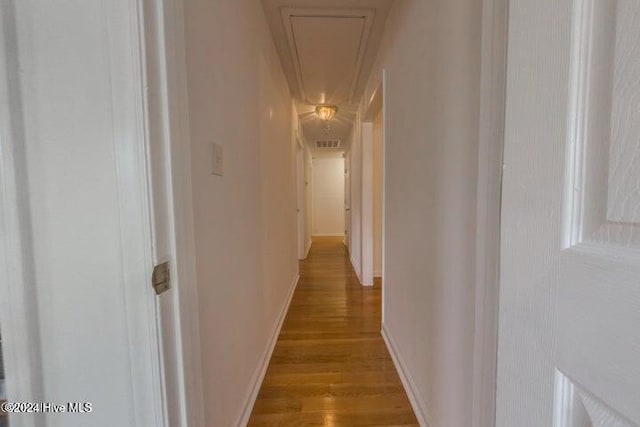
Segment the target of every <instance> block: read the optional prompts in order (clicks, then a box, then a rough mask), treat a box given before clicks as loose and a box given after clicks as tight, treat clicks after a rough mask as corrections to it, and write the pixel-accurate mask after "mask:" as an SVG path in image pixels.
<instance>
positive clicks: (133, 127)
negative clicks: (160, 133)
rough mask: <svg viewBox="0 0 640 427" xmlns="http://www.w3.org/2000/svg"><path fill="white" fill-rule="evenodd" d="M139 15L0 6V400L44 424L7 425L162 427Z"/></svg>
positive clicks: (75, 7) (130, 8) (100, 6)
mask: <svg viewBox="0 0 640 427" xmlns="http://www.w3.org/2000/svg"><path fill="white" fill-rule="evenodd" d="M141 6H142V2H141V1H136V0H114V1H109V2H104V1H101V0H88V1H82V2H73V1H59V2H53V3H47V2H40V1H35V0H33V1H32V0H20V1H5V2H1V3H0V16H1V17H2V19H0V34H1V36H0V177H1V182H2V184H1V185H0V187H1V190H0V217H1V221H0V260H1V261H0V264H1V265H0V270H1V271H0V291H2V292H1V295H0V296H1V298H0V308H1V310H2V312H1V313H0V320H1V322H2V326H3V327H6V328H5V329H4V330H3V331H2V335H3V344H6V347H5V348H4V350H5V354H6V355H7V359H6V361H7V397H8V400H9V401H12V402H20V401H24V402H28V401H36V402H48V403H49V404H50V406H49V409H50V410H52V411H51V412H40V413H37V414H31V415H29V414H20V413H12V414H10V425H11V426H12V427H21V426H41V425H46V426H49V427H58V426H59V427H62V426H64V427H76V426H78V427H80V426H89V425H90V426H95V427H101V426H104V427H108V426H116V425H117V426H123V427H133V426H136V427H147V426H165V425H169V424H168V422H167V419H166V417H165V409H166V408H165V405H164V399H163V393H162V391H163V386H162V385H163V375H162V370H161V363H160V352H159V346H160V343H159V331H158V329H157V320H158V318H157V298H156V296H155V294H154V291H153V290H152V287H151V271H152V268H153V261H154V259H153V258H154V256H153V255H154V254H153V252H154V251H153V241H152V228H153V227H152V225H153V222H154V218H153V213H152V212H153V209H152V206H151V205H150V203H149V201H150V199H151V188H150V180H149V176H148V170H147V165H148V161H149V158H148V157H147V154H148V150H149V144H150V141H149V139H148V135H147V133H146V127H145V120H144V119H145V117H144V113H145V109H144V98H145V96H144V94H145V84H144V78H143V72H142V71H143V65H142V60H143V58H142V57H141V56H142V52H143V49H142V43H143V40H141V34H143V31H142V30H143V29H142V28H141V25H142V22H143V20H142V19H141V16H138V12H139V11H140V10H141ZM156 219H157V218H156ZM14 302H17V304H16V305H14ZM36 408H37V407H36ZM172 425H173V424H172Z"/></svg>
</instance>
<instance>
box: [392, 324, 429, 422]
mask: <svg viewBox="0 0 640 427" xmlns="http://www.w3.org/2000/svg"><path fill="white" fill-rule="evenodd" d="M381 333H382V338H383V339H384V342H385V344H386V345H387V350H389V354H391V359H393V364H394V366H395V367H396V371H398V375H399V376H400V381H402V386H403V387H404V391H405V392H406V393H407V396H408V397H409V402H411V407H412V408H413V412H414V414H415V415H416V418H417V419H418V424H420V426H421V427H429V426H431V425H433V424H432V423H431V417H429V415H428V413H427V408H424V407H423V404H422V402H423V401H424V400H423V399H422V398H421V397H420V393H419V392H418V389H417V387H416V385H415V383H414V382H413V380H412V379H411V377H410V376H409V372H408V370H407V367H406V365H405V363H404V361H403V360H402V357H401V356H400V353H398V349H397V347H396V345H395V343H394V341H393V338H391V336H390V335H389V334H388V333H387V330H386V329H385V327H384V325H382V331H381Z"/></svg>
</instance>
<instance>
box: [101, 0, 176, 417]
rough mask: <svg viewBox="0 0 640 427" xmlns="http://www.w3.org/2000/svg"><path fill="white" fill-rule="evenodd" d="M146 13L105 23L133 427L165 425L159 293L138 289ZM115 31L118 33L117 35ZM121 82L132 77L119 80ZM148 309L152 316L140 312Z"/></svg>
mask: <svg viewBox="0 0 640 427" xmlns="http://www.w3.org/2000/svg"><path fill="white" fill-rule="evenodd" d="M143 9H144V8H143V1H142V0H126V1H124V2H122V3H119V2H118V3H116V2H113V3H109V4H108V5H107V7H106V16H105V20H106V22H107V27H108V28H109V29H114V31H109V33H108V44H109V46H108V53H109V68H110V75H111V77H112V79H111V82H110V83H111V84H110V87H111V96H112V102H113V105H114V109H113V112H112V123H113V146H114V153H115V165H116V170H117V175H116V186H117V192H118V211H119V222H120V242H121V252H122V259H121V268H122V270H121V271H122V282H121V287H122V293H123V295H124V307H123V309H124V311H125V313H126V322H127V329H128V347H129V349H128V351H129V360H130V370H131V375H130V377H131V389H132V395H133V407H134V417H135V424H136V425H138V426H145V425H158V426H165V425H167V420H166V417H165V402H164V401H163V398H162V393H163V381H162V378H163V375H162V368H161V362H160V343H159V331H158V325H157V315H158V313H157V305H156V300H155V293H154V292H153V290H152V288H151V287H150V286H140V284H141V283H148V279H149V277H151V270H152V268H153V265H152V264H153V262H152V261H153V241H152V235H151V232H152V217H151V215H152V210H151V206H150V201H151V197H152V194H151V177H150V175H149V169H148V159H149V144H150V138H149V129H148V126H147V108H146V107H147V103H146V102H147V99H146V90H145V88H146V84H147V80H146V69H145V65H146V62H145V61H146V52H145V43H144V42H145V41H144V15H143ZM116 28H119V29H120V30H119V31H115V29H116ZM123 46H127V47H128V48H129V49H130V51H131V54H130V55H125V56H123V55H122V53H121V49H122V47H123ZM123 58H129V60H123ZM123 75H127V76H128V78H127V79H126V80H124V79H121V78H119V76H123ZM116 77H117V78H116ZM142 307H146V310H141V308H142ZM150 391H151V393H150Z"/></svg>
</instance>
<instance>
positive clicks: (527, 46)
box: [497, 0, 640, 427]
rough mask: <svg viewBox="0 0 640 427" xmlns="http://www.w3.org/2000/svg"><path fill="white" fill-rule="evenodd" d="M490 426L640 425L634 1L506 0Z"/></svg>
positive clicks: (638, 14)
mask: <svg viewBox="0 0 640 427" xmlns="http://www.w3.org/2000/svg"><path fill="white" fill-rule="evenodd" d="M508 46H509V52H508V67H507V69H508V71H507V75H508V77H507V103H506V129H505V156H504V163H505V164H504V177H503V180H504V188H503V216H502V249H501V284H500V331H499V351H498V353H499V355H498V388H497V425H498V426H504V427H507V426H519V427H526V426H531V427H541V426H551V425H553V426H555V427H587V426H621V427H622V426H638V425H640V2H639V1H638V0H617V1H614V0H573V1H570V0H542V1H541V0H513V1H511V2H510V21H509V42H508Z"/></svg>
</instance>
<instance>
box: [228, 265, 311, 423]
mask: <svg viewBox="0 0 640 427" xmlns="http://www.w3.org/2000/svg"><path fill="white" fill-rule="evenodd" d="M299 280H300V276H299V275H296V276H295V277H294V278H293V281H292V282H291V286H290V288H289V294H288V295H287V300H286V302H285V303H284V305H283V306H282V309H281V310H280V314H279V315H278V319H277V320H276V323H275V325H274V328H273V331H272V332H271V336H270V337H269V342H268V344H267V348H265V350H264V353H263V354H262V358H261V359H260V364H259V365H258V367H257V368H256V371H255V372H254V373H253V377H252V378H251V383H250V387H249V393H248V395H247V397H246V399H245V403H244V405H243V408H244V409H243V410H242V412H241V413H240V417H239V418H238V421H237V422H236V423H235V424H234V425H236V426H238V427H242V426H246V425H247V423H248V422H249V418H250V417H251V411H253V405H254V404H255V403H256V398H257V397H258V392H259V391H260V387H261V386H262V381H263V380H264V375H265V374H266V373H267V368H268V367H269V361H270V360H271V355H272V354H273V349H274V348H275V346H276V342H278V336H280V330H281V329H282V324H283V323H284V318H285V317H286V315H287V311H289V305H290V304H291V299H292V298H293V294H294V292H295V290H296V287H297V286H298V281H299Z"/></svg>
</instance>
